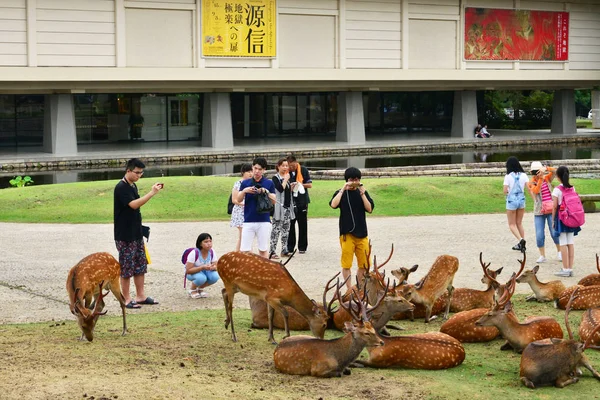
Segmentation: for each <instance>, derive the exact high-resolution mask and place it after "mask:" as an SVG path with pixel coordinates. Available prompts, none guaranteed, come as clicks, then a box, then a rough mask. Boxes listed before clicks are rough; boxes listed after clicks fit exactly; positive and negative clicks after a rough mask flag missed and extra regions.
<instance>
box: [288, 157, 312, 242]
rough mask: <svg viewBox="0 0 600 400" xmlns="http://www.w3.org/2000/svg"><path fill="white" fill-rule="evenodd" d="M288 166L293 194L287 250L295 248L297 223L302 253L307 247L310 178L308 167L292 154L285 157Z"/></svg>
mask: <svg viewBox="0 0 600 400" xmlns="http://www.w3.org/2000/svg"><path fill="white" fill-rule="evenodd" d="M287 161H288V165H289V167H290V182H291V188H292V192H293V196H294V199H293V200H294V206H295V207H294V218H293V219H292V221H291V223H290V234H289V237H288V243H287V249H288V252H290V253H291V252H293V251H294V249H295V248H296V224H297V225H298V243H297V244H298V253H299V254H304V253H306V250H307V249H308V204H309V203H310V196H309V195H308V189H310V188H312V180H311V179H310V173H309V171H308V168H306V167H303V166H301V165H300V164H299V163H298V161H297V160H296V157H295V156H294V155H289V156H288V158H287Z"/></svg>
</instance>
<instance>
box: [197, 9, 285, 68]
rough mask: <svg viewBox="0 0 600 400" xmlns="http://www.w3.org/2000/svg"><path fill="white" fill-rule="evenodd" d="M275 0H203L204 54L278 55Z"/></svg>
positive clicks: (214, 55) (229, 55)
mask: <svg viewBox="0 0 600 400" xmlns="http://www.w3.org/2000/svg"><path fill="white" fill-rule="evenodd" d="M275 2H276V0H244V1H241V0H238V1H233V2H232V1H222V0H202V54H203V55H204V56H205V57H275V56H276V49H277V47H276V38H277V32H276V21H277V5H276V3H275Z"/></svg>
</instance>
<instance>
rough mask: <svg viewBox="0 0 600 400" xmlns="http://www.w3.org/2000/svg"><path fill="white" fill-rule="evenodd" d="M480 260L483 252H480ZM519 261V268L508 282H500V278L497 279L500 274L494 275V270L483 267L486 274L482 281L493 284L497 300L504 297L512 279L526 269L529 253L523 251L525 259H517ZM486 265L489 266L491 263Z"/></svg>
mask: <svg viewBox="0 0 600 400" xmlns="http://www.w3.org/2000/svg"><path fill="white" fill-rule="evenodd" d="M479 260H480V262H482V253H479ZM517 261H518V262H519V264H520V266H519V270H518V271H517V272H515V273H513V274H512V275H511V277H510V279H509V280H508V282H507V283H500V282H498V280H497V279H496V277H497V275H498V274H496V275H494V274H493V271H492V270H490V269H489V268H484V269H483V273H484V274H485V276H484V277H483V278H482V279H481V282H482V283H486V282H489V284H490V285H492V287H493V288H494V290H495V293H494V300H495V301H497V300H498V299H499V298H500V297H502V295H503V294H504V293H505V292H506V286H507V285H508V283H509V282H510V281H511V280H512V278H513V277H514V278H518V277H519V276H521V273H522V272H523V270H524V269H525V264H526V263H527V253H523V259H522V260H517ZM486 265H488V266H489V263H488V264H486ZM500 270H502V269H500Z"/></svg>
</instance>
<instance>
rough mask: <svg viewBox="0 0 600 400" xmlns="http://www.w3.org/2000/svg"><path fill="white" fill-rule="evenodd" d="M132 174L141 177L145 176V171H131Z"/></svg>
mask: <svg viewBox="0 0 600 400" xmlns="http://www.w3.org/2000/svg"><path fill="white" fill-rule="evenodd" d="M131 172H133V173H134V174H136V175H140V176H141V175H144V171H131Z"/></svg>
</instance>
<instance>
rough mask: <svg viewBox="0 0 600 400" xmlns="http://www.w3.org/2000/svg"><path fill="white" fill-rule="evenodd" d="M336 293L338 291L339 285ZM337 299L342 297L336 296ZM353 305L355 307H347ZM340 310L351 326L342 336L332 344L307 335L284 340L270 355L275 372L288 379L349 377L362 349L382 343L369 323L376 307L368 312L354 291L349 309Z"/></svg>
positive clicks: (347, 325) (347, 326)
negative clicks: (284, 375) (347, 315)
mask: <svg viewBox="0 0 600 400" xmlns="http://www.w3.org/2000/svg"><path fill="white" fill-rule="evenodd" d="M337 290H338V291H339V285H338V289H337ZM338 297H341V294H339V292H338ZM381 299H383V296H382V297H381ZM352 302H354V303H355V304H356V307H354V306H352V304H350V303H352ZM340 307H341V308H342V309H345V310H346V311H347V312H348V313H349V314H350V315H352V322H349V321H347V322H346V323H345V327H346V330H345V332H346V334H345V335H344V336H342V337H340V338H338V339H332V340H323V339H317V338H313V337H310V336H306V335H303V336H293V337H289V338H287V339H284V340H282V341H281V342H280V343H279V344H278V345H277V347H276V348H275V352H274V353H273V361H274V362H275V368H276V369H277V370H278V371H280V372H283V373H285V374H290V375H311V376H316V377H320V378H330V377H341V376H342V374H345V375H349V374H350V369H349V366H350V364H351V363H353V362H354V360H356V358H357V357H358V356H359V354H360V353H361V351H362V350H363V349H364V348H365V347H367V348H370V347H372V346H381V345H383V341H382V339H381V338H380V337H379V336H378V335H377V332H376V331H375V329H374V328H373V325H371V322H369V315H370V314H371V312H372V311H373V309H374V308H375V307H370V308H369V307H368V305H367V304H366V301H364V302H363V301H361V300H360V299H359V298H358V295H357V294H356V291H354V292H353V295H352V296H351V297H350V301H349V303H348V305H346V303H344V302H341V303H340Z"/></svg>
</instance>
